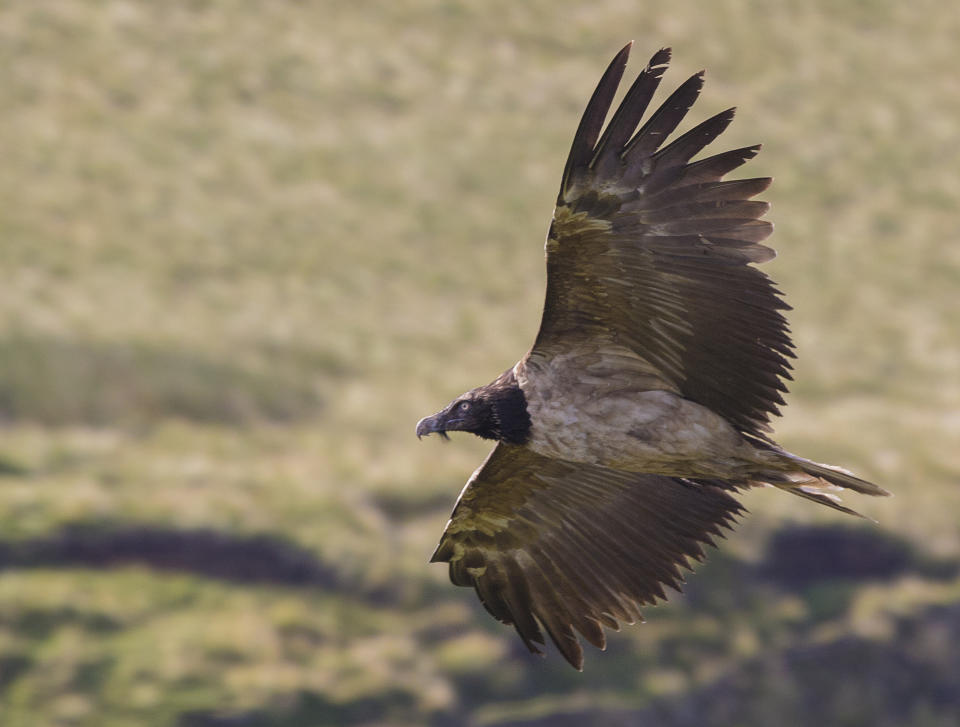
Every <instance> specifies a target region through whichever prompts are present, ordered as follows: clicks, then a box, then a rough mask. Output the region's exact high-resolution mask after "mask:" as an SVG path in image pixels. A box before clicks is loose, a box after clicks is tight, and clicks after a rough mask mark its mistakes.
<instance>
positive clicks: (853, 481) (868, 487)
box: [787, 454, 890, 497]
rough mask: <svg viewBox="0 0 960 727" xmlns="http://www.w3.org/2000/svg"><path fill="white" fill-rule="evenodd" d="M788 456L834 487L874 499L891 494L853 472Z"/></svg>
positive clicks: (803, 469)
mask: <svg viewBox="0 0 960 727" xmlns="http://www.w3.org/2000/svg"><path fill="white" fill-rule="evenodd" d="M787 456H788V457H789V458H790V459H791V460H792V461H793V462H795V463H796V464H797V466H798V467H799V468H800V469H801V470H802V471H803V472H806V473H807V474H808V475H812V476H814V477H818V478H819V479H821V480H826V481H827V482H829V483H830V484H832V485H836V486H837V487H843V488H845V489H848V490H853V491H854V492H860V493H863V494H864V495H873V496H874V497H887V496H888V495H889V494H890V493H889V492H887V491H886V490H885V489H883V488H882V487H880V486H879V485H875V484H873V483H872V482H867V480H862V479H860V478H859V477H857V476H856V475H854V474H853V473H852V472H849V471H847V470H845V469H843V468H842V467H834V466H833V465H829V464H820V463H819V462H813V461H812V460H809V459H804V458H803V457H798V456H797V455H795V454H787Z"/></svg>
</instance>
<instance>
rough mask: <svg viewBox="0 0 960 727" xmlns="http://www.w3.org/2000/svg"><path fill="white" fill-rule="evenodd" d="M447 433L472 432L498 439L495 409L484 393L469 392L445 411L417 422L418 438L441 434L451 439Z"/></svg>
mask: <svg viewBox="0 0 960 727" xmlns="http://www.w3.org/2000/svg"><path fill="white" fill-rule="evenodd" d="M447 432H470V433H472V434H476V435H477V436H478V437H483V438H484V439H497V434H496V417H495V416H494V414H493V407H492V406H491V405H490V402H489V401H488V400H487V398H486V397H485V396H483V394H482V392H479V391H478V390H476V389H474V390H473V391H468V392H467V393H466V394H464V395H463V396H458V397H457V398H456V399H454V400H453V401H452V402H450V404H448V405H447V407H446V408H444V409H443V410H441V411H438V412H437V413H436V414H434V415H433V416H429V417H424V418H423V419H421V420H420V421H419V422H417V436H418V437H422V436H424V435H426V434H439V435H440V436H441V437H443V438H444V439H449V437H447Z"/></svg>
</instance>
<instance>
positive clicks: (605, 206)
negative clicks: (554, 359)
mask: <svg viewBox="0 0 960 727" xmlns="http://www.w3.org/2000/svg"><path fill="white" fill-rule="evenodd" d="M629 50H630V46H629V45H628V46H627V47H626V48H624V49H623V50H622V51H621V52H620V53H619V54H618V55H617V57H616V58H615V59H614V61H613V63H611V65H610V67H609V68H608V69H607V71H606V73H605V74H604V76H603V78H602V79H601V81H600V84H599V85H598V86H597V90H596V91H595V92H594V94H593V97H592V98H591V99H590V103H589V104H588V106H587V109H586V111H585V112H584V116H583V119H582V121H581V122H580V126H579V128H578V129H577V133H576V136H575V138H574V141H573V147H572V148H571V150H570V157H569V159H568V160H567V164H566V168H565V169H564V173H563V182H562V185H561V188H560V196H559V199H558V201H557V207H556V211H555V213H554V218H553V223H552V225H551V227H550V232H549V235H548V238H547V245H546V249H547V295H546V303H545V305H544V311H543V321H542V323H541V326H540V332H539V334H538V336H537V340H536V343H535V344H534V347H533V350H532V351H531V355H532V356H552V355H554V354H556V353H559V352H563V351H566V350H569V349H571V348H575V347H577V346H578V344H580V343H582V342H584V340H585V339H590V341H591V342H592V343H594V344H599V345H600V346H603V345H608V344H609V345H617V346H620V347H626V348H628V349H631V350H633V351H634V352H635V353H636V354H637V355H639V356H641V357H642V358H644V359H646V360H647V361H648V362H649V363H650V364H652V365H653V366H654V367H655V368H656V369H657V371H658V372H659V373H660V375H661V376H662V377H663V378H664V379H665V380H666V381H669V382H670V383H671V384H672V385H673V386H675V387H676V388H677V389H678V390H679V391H680V392H681V393H682V394H683V395H684V396H685V397H687V398H688V399H691V400H693V401H696V402H698V403H700V404H702V405H704V406H706V407H708V408H710V409H712V410H713V411H715V412H717V413H718V414H720V415H722V416H724V417H725V418H726V419H727V420H728V421H730V422H731V423H732V424H733V425H734V426H736V427H737V428H739V429H740V430H741V431H744V432H747V433H750V434H754V435H756V436H761V437H762V436H763V434H762V432H763V431H766V430H768V425H767V422H768V421H769V418H770V416H771V415H773V414H777V413H778V410H777V404H782V403H783V399H782V397H781V396H780V393H779V392H781V391H786V387H785V386H784V385H783V382H782V380H781V379H783V378H786V379H789V378H790V376H789V373H788V370H789V369H790V364H789V362H788V360H787V358H788V357H792V355H793V354H792V353H791V349H792V344H791V342H790V337H789V333H788V329H787V325H786V321H785V319H784V318H783V316H782V315H781V314H780V313H779V311H780V310H785V309H788V308H789V306H787V305H786V304H785V303H784V302H783V301H782V300H781V299H780V297H779V291H777V290H776V288H774V287H773V285H772V284H771V282H770V280H769V278H767V276H766V275H764V274H763V273H762V272H760V271H759V270H757V269H756V268H754V267H752V266H750V265H749V263H760V262H764V261H766V260H769V259H770V258H772V257H773V256H774V252H773V250H771V249H770V248H768V247H765V246H764V245H761V244H759V243H760V242H761V241H762V240H763V239H765V238H766V237H767V236H768V235H769V234H770V232H771V231H772V225H771V224H770V223H769V222H765V221H763V220H760V219H759V218H760V217H761V216H762V215H763V214H764V213H765V212H766V211H767V209H768V205H767V204H766V203H765V202H758V201H751V200H750V198H751V197H753V196H754V195H756V194H758V193H760V192H762V191H763V190H764V189H766V188H767V186H768V185H769V184H770V181H771V180H770V179H769V178H758V179H744V180H735V181H727V182H724V181H721V179H722V178H723V176H724V175H725V174H727V173H728V172H730V171H731V170H732V169H734V168H736V167H738V166H740V165H741V164H743V163H744V162H745V161H746V160H747V159H750V158H751V157H753V156H754V155H755V154H756V153H757V151H758V150H759V148H760V147H759V146H753V147H747V148H743V149H736V150H734V151H728V152H725V153H722V154H717V155H716V156H711V157H709V158H706V159H703V160H701V161H698V162H694V163H690V159H691V158H692V157H693V156H695V155H696V154H697V153H699V152H700V151H701V150H702V149H703V148H704V147H705V146H706V145H708V144H709V143H710V142H711V141H713V140H714V139H715V138H716V137H717V136H718V135H719V134H720V133H721V132H722V131H723V130H724V129H725V128H726V127H727V125H728V124H729V123H730V120H731V119H732V118H733V109H730V110H728V111H724V112H722V113H720V114H717V115H716V116H714V117H713V118H711V119H708V120H707V121H704V122H703V123H701V124H700V125H698V126H696V127H695V128H693V129H691V130H690V131H688V132H687V133H685V134H683V135H682V136H680V137H678V138H677V139H675V140H674V141H672V142H671V143H669V144H667V145H663V143H664V141H665V140H666V138H667V137H668V136H669V135H670V134H671V133H672V132H673V131H674V129H675V128H676V127H677V125H678V124H679V123H680V121H681V120H682V119H683V117H684V115H685V114H686V112H687V110H688V109H689V108H690V106H691V105H692V104H693V102H694V101H695V100H696V98H697V96H698V94H699V92H700V88H701V87H702V85H703V74H702V73H699V74H697V75H695V76H693V77H692V78H690V79H689V80H687V81H686V82H685V83H684V84H683V85H681V86H680V88H678V89H677V90H676V91H675V92H674V93H673V94H672V95H671V96H670V97H669V98H668V99H667V100H666V101H665V102H664V103H663V105H662V106H661V107H660V108H659V109H658V110H657V111H656V112H654V113H653V114H652V115H651V116H650V118H649V119H648V120H647V121H646V123H644V124H643V126H641V127H640V128H639V130H636V129H637V126H638V124H639V122H640V119H641V117H642V116H643V114H644V113H645V111H646V108H647V105H648V103H649V102H650V99H651V97H652V96H653V93H654V91H655V90H656V88H657V86H658V84H659V82H660V77H661V76H662V75H663V72H664V70H665V69H666V64H667V62H668V61H669V58H670V52H669V50H661V51H660V52H658V53H657V54H656V55H654V56H653V58H652V59H651V60H650V63H649V64H648V65H647V67H646V68H645V69H644V70H643V72H641V73H640V75H639V77H638V78H637V80H636V82H635V83H634V84H633V86H632V87H631V88H630V90H629V91H628V93H627V94H626V96H625V97H624V100H623V102H622V103H621V105H620V107H619V108H618V109H617V111H616V113H615V114H614V115H613V118H612V119H611V120H610V123H609V124H608V125H607V128H606V130H605V131H604V133H603V135H602V136H600V130H601V127H602V126H603V121H604V119H605V118H606V116H607V112H608V110H609V108H610V105H611V102H612V100H613V96H614V93H615V91H616V89H617V86H618V85H619V83H620V78H621V76H622V75H623V70H624V67H625V66H626V62H627V56H628V54H629ZM598 139H599V141H598Z"/></svg>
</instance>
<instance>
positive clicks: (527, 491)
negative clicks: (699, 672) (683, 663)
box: [416, 44, 888, 669]
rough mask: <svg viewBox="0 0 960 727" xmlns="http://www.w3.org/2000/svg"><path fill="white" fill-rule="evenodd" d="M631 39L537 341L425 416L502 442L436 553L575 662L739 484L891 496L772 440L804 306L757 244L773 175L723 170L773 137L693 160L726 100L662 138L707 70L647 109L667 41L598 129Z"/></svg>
mask: <svg viewBox="0 0 960 727" xmlns="http://www.w3.org/2000/svg"><path fill="white" fill-rule="evenodd" d="M631 45H632V44H628V45H627V46H626V47H625V48H624V49H623V50H621V51H620V53H618V54H617V56H616V58H614V59H613V62H612V63H611V64H610V66H609V67H608V68H607V70H606V72H605V73H604V74H603V77H602V78H601V79H600V83H599V84H598V86H597V88H596V90H595V91H594V93H593V96H592V97H591V99H590V102H589V103H588V105H587V108H586V111H585V112H584V114H583V118H582V120H581V121H580V125H579V127H578V128H577V131H576V134H575V136H574V139H573V146H572V148H571V149H570V156H569V158H568V159H567V163H566V166H565V167H564V170H563V177H562V180H561V183H560V194H559V196H558V198H557V204H556V208H555V210H554V214H553V220H552V222H551V224H550V228H549V232H548V233H547V240H546V262H547V291H546V302H545V303H544V308H543V318H542V321H541V324H540V331H539V333H538V334H537V337H536V340H535V342H534V344H533V347H532V348H531V349H530V351H529V352H528V353H527V354H526V355H525V356H524V357H523V358H521V359H520V361H519V362H518V363H517V364H516V365H515V366H513V367H512V368H510V369H508V370H507V371H505V372H504V373H503V374H501V375H500V376H498V377H497V378H496V379H495V380H494V381H493V382H492V383H489V384H487V385H485V386H481V387H479V388H476V389H473V390H472V391H468V392H467V393H465V394H463V395H462V396H459V397H457V398H456V399H455V400H454V401H453V402H452V403H450V404H449V405H448V406H447V407H446V408H444V409H443V410H442V411H440V412H438V413H437V414H434V415H432V416H429V417H425V418H424V419H421V420H420V421H419V422H418V423H417V430H416V432H417V436H418V437H421V436H423V435H426V434H431V433H437V434H440V435H442V436H444V437H446V436H447V434H446V433H447V432H449V431H464V432H471V433H473V434H475V435H477V436H479V437H483V438H484V439H491V440H495V441H496V446H495V447H494V448H493V451H492V452H491V453H490V454H489V456H488V457H487V459H486V460H485V461H484V462H483V464H482V465H481V466H480V468H479V469H477V471H476V472H475V473H474V474H473V476H472V477H471V478H470V480H469V481H468V482H467V484H466V487H464V489H463V492H462V493H461V494H460V498H459V500H458V501H457V504H456V506H455V508H454V510H453V514H452V515H451V516H450V521H449V522H448V523H447V526H446V529H445V530H444V532H443V535H442V537H441V538H440V543H439V545H438V546H437V549H436V551H435V552H434V554H433V557H432V558H431V562H438V561H443V562H447V563H449V568H450V580H451V581H452V582H453V583H454V584H455V585H458V586H470V587H472V588H474V589H475V590H476V592H477V594H478V595H479V597H480V600H481V601H482V602H483V605H484V606H485V607H486V609H487V610H488V611H489V612H490V613H491V614H492V615H493V616H494V617H495V618H496V619H498V620H499V621H501V622H503V623H505V624H511V625H513V626H514V628H515V629H516V631H517V633H518V634H519V635H520V638H521V639H522V640H523V643H524V644H525V645H526V646H527V648H528V649H530V651H531V652H534V653H538V654H539V653H541V650H540V648H539V647H540V646H542V645H543V644H544V643H545V640H544V631H546V633H547V634H548V635H549V636H550V638H551V640H552V641H553V643H554V644H555V645H556V647H557V649H558V650H559V651H560V653H561V654H563V656H564V657H565V658H566V660H567V661H568V662H570V664H571V665H573V666H574V667H575V668H577V669H582V668H583V650H582V648H581V645H580V642H579V639H578V637H577V634H578V633H579V635H580V636H582V637H583V638H584V639H586V640H587V641H588V642H590V643H591V644H593V645H594V646H596V647H599V648H601V649H602V648H604V647H605V643H606V642H605V635H604V630H603V627H607V628H609V629H612V630H619V625H620V623H628V624H631V623H635V622H637V621H640V620H642V616H641V613H640V610H639V609H640V607H641V606H643V605H647V604H654V603H655V602H656V601H657V599H663V598H665V594H664V587H665V586H668V587H670V588H673V589H679V588H680V585H681V583H682V582H683V578H682V575H681V570H680V569H681V568H690V567H691V565H690V560H691V559H695V560H701V559H702V558H703V555H704V552H703V546H704V545H705V544H710V545H713V544H714V543H713V538H714V537H715V536H721V535H722V531H723V529H724V528H729V527H731V526H732V525H733V523H734V520H735V519H736V518H737V516H739V515H740V514H741V513H743V512H744V511H743V508H742V507H741V505H740V504H739V503H738V501H737V499H736V498H735V494H736V493H737V492H738V491H739V490H742V489H744V488H749V487H755V486H762V485H772V486H773V487H777V488H780V489H782V490H785V491H787V492H789V493H791V494H794V495H798V496H800V497H804V498H807V499H809V500H813V501H815V502H819V503H822V504H824V505H828V506H830V507H832V508H835V509H837V510H841V511H843V512H847V513H850V514H854V515H856V514H857V513H855V512H854V511H853V510H851V509H849V508H847V507H846V506H844V505H842V504H840V502H839V498H838V497H837V496H836V492H837V491H838V490H840V489H850V490H854V491H856V492H860V493H864V494H867V495H886V494H888V493H887V492H886V491H885V490H883V489H882V488H880V487H878V486H877V485H874V484H872V483H870V482H867V481H865V480H862V479H859V478H857V477H855V476H854V475H852V474H851V473H850V472H848V471H846V470H843V469H840V468H838V467H833V466H830V465H824V464H818V463H816V462H812V461H810V460H808V459H804V458H803V457H799V456H797V455H794V454H791V453H789V452H787V451H785V450H784V449H782V448H780V447H779V446H778V445H777V444H776V443H775V442H774V441H773V439H772V438H771V436H770V433H771V428H770V424H769V422H770V419H771V417H772V416H774V415H778V414H779V410H778V406H779V405H782V404H783V403H784V400H783V398H782V393H784V392H786V390H787V389H786V386H785V384H784V381H785V380H787V379H790V378H791V377H790V373H789V371H790V368H791V366H790V359H791V358H792V357H793V352H792V349H793V345H792V343H791V340H790V335H789V330H788V327H787V322H786V320H785V318H784V316H783V313H782V311H784V310H788V309H789V306H788V305H787V304H786V303H785V302H784V301H783V299H782V297H781V293H780V292H779V291H778V290H777V289H776V288H775V287H774V285H773V283H772V282H771V281H770V279H769V278H768V277H767V276H766V275H765V274H764V273H763V272H761V271H760V270H759V269H757V268H756V267H754V265H755V264H758V263H763V262H766V261H768V260H770V259H771V258H772V257H773V256H774V251H773V250H772V249H771V248H769V247H767V246H765V245H763V244H761V243H762V242H763V240H765V239H766V238H767V237H768V236H769V235H770V233H771V232H772V229H773V226H772V225H771V223H769V222H767V221H765V220H763V219H761V218H762V217H763V215H764V214H765V213H766V212H767V209H768V207H769V205H768V204H767V203H765V202H760V201H756V200H754V199H753V198H754V197H755V196H756V195H758V194H760V193H761V192H763V191H764V190H765V189H766V188H767V187H768V186H769V184H770V182H771V179H770V178H765V177H764V178H751V179H737V180H731V181H723V178H724V176H725V175H726V174H728V173H729V172H731V171H732V170H734V169H736V168H737V167H739V166H741V165H742V164H743V163H744V162H746V161H747V160H748V159H751V158H752V157H753V156H755V155H756V153H757V152H758V151H759V149H760V147H759V145H758V146H750V147H745V148H741V149H734V150H732V151H726V152H723V153H720V154H715V155H713V156H707V157H706V158H703V159H700V160H699V161H691V159H693V158H694V157H695V156H696V155H697V154H699V153H700V152H701V151H702V150H703V149H704V148H705V147H706V146H708V145H709V144H710V143H711V142H713V141H714V139H716V138H717V136H719V135H720V134H721V133H722V132H723V130H724V129H726V127H727V125H728V124H729V123H730V121H731V120H732V119H733V113H734V110H733V109H729V110H727V111H723V112H721V113H719V114H717V115H716V116H714V117H712V118H709V119H707V120H706V121H704V122H702V123H700V124H698V125H697V126H695V127H694V128H693V129H691V130H690V131H688V132H686V133H685V134H683V135H681V136H678V137H677V138H675V139H673V140H672V141H669V142H667V139H668V137H669V136H670V135H671V134H672V133H673V132H674V130H675V129H676V128H677V125H678V124H679V123H680V121H681V120H682V119H683V118H684V116H685V115H686V113H687V111H688V110H689V109H690V107H691V106H692V105H693V103H694V101H695V100H696V98H697V96H698V95H699V93H700V89H701V87H702V86H703V72H702V71H701V72H700V73H698V74H696V75H694V76H692V77H691V78H689V79H688V80H687V81H685V82H684V83H683V84H682V85H681V86H680V87H679V88H677V90H676V91H674V92H673V93H672V94H671V95H670V97H669V98H667V100H666V101H664V102H663V104H662V105H661V106H660V107H659V108H658V109H657V110H656V111H654V112H653V113H652V114H650V116H649V117H648V118H647V119H646V120H645V121H643V116H644V114H645V113H646V110H647V107H648V105H649V103H650V101H651V98H652V97H653V95H654V92H655V91H656V89H657V86H658V85H659V83H660V79H661V77H662V75H663V73H664V71H665V70H666V68H667V64H668V62H669V60H670V50H669V49H662V50H660V51H658V52H657V53H656V54H655V55H654V56H653V58H651V60H650V62H649V63H648V64H647V66H646V67H645V68H644V69H643V70H642V71H641V72H640V74H639V76H638V77H637V79H636V80H635V81H634V83H633V85H632V86H631V87H630V89H629V91H627V93H626V95H625V96H624V98H623V101H622V103H621V104H620V106H619V108H617V110H616V111H615V112H614V114H613V116H612V117H611V118H610V121H609V123H607V124H606V128H604V121H605V119H606V118H607V115H608V112H609V110H610V107H611V105H612V102H613V97H614V94H615V92H616V90H617V87H618V86H619V84H620V80H621V78H622V76H623V73H624V69H625V67H626V64H627V58H628V55H629V53H630V48H631ZM641 121H643V123H642V125H641ZM601 131H602V133H601Z"/></svg>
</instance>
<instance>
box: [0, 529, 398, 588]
mask: <svg viewBox="0 0 960 727" xmlns="http://www.w3.org/2000/svg"><path fill="white" fill-rule="evenodd" d="M130 565H141V566H146V567H148V568H154V569H157V570H162V571H177V572H182V573H192V574H195V575H200V576H205V577H207V578H214V579H217V580H222V581H230V582H236V583H266V584H277V585H289V586H312V587H317V588H322V589H326V590H337V591H338V592H347V593H350V592H353V593H354V594H356V595H361V596H364V597H366V598H368V599H373V600H377V601H383V602H389V601H390V600H391V595H390V594H389V593H386V592H385V591H383V592H381V591H376V592H373V591H364V589H363V588H361V587H358V586H356V585H351V584H349V583H346V582H344V580H343V579H342V578H341V577H340V575H339V574H338V572H337V571H336V569H335V568H334V567H332V566H330V565H329V564H327V563H324V562H323V561H322V560H321V559H320V558H318V556H317V554H316V553H314V552H313V551H310V550H307V549H306V548H303V547H302V546H300V545H297V544H296V543H292V542H290V541H289V540H286V539H283V538H278V537H276V536H273V535H230V534H226V533H223V532H219V531H216V530H212V529H203V528H197V529H177V528H168V527H160V526H155V525H130V524H112V523H107V524H103V523H97V524H87V523H83V524H77V525H70V526H67V527H64V528H62V529H61V530H59V531H57V532H55V533H52V534H50V535H45V536H43V537H38V538H31V539H26V540H11V541H5V542H4V541H0V570H5V569H12V568H114V567H121V566H130Z"/></svg>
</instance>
